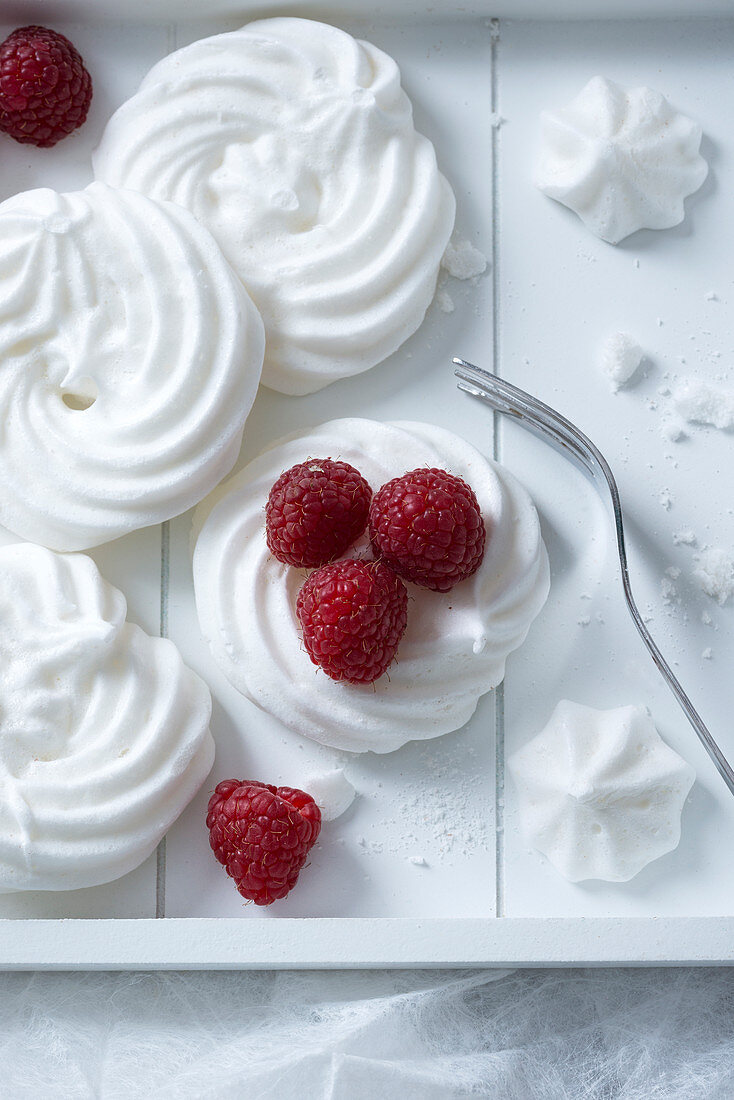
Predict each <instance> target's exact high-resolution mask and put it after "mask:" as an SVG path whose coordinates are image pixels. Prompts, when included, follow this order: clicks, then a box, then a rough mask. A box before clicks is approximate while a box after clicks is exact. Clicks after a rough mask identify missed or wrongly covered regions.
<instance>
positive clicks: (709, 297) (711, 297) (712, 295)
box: [704, 290, 719, 302]
mask: <svg viewBox="0 0 734 1100" xmlns="http://www.w3.org/2000/svg"><path fill="white" fill-rule="evenodd" d="M704 298H705V299H706V301H707V302H718V300H719V295H718V294H717V293H716V291H715V290H708V291H706V293H705V294H704Z"/></svg>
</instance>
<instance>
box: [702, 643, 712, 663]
mask: <svg viewBox="0 0 734 1100" xmlns="http://www.w3.org/2000/svg"><path fill="white" fill-rule="evenodd" d="M713 655H714V651H713V649H712V648H711V646H707V647H706V649H704V651H703V653H702V654H701V656H702V657H703V659H704V661H710V660H711V658H712V657H713Z"/></svg>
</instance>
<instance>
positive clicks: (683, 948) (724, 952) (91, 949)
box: [0, 917, 734, 971]
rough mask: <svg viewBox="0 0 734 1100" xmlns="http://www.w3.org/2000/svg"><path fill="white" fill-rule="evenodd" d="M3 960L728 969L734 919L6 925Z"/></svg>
mask: <svg viewBox="0 0 734 1100" xmlns="http://www.w3.org/2000/svg"><path fill="white" fill-rule="evenodd" d="M243 933H244V936H243ZM569 933H571V934H570V935H569ZM571 945H572V946H573V950H569V948H570V946H571ZM0 959H1V960H2V961H1V962H0V971H21V970H290V969H303V970H362V969H394V968H405V969H424V968H425V969H460V968H476V967H481V968H485V967H486V968H498V967H510V968H517V967H569V966H577V967H578V966H592V967H606V966H712V965H718V966H729V965H733V964H734V917H573V918H568V917H490V918H483V917H480V918H459V917H448V918H444V917H431V918H425V919H420V918H414V917H394V918H386V917H375V918H364V917H298V918H291V917H284V918H275V919H267V918H261V917H260V918H253V919H250V920H248V919H242V918H236V917H235V918H232V917H198V918H197V917H166V918H163V919H156V918H147V917H145V918H138V919H135V918H123V919H120V918H105V919H98V920H89V919H78V918H64V919H60V920H13V919H4V920H0Z"/></svg>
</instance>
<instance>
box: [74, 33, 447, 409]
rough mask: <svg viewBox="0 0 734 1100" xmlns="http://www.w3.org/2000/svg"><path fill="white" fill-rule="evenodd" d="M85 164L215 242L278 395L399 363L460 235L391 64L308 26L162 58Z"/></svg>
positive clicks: (366, 47) (218, 41)
mask: <svg viewBox="0 0 734 1100" xmlns="http://www.w3.org/2000/svg"><path fill="white" fill-rule="evenodd" d="M94 169H95V174H96V176H97V178H98V179H103V180H106V181H107V182H108V183H112V184H116V185H118V186H123V187H131V188H134V189H135V190H138V191H143V192H144V193H145V194H148V195H152V196H153V197H154V198H162V199H171V200H173V201H174V202H177V203H180V204H181V205H182V206H185V207H187V208H188V209H189V210H191V211H192V212H193V213H194V214H195V215H196V217H197V218H198V219H199V220H200V221H201V223H202V224H203V225H205V226H207V228H208V229H210V230H211V232H212V233H213V234H214V236H215V237H216V239H217V240H218V241H219V244H220V245H221V247H222V249H223V251H224V253H225V255H226V256H227V259H228V260H229V261H230V263H231V264H232V266H233V268H234V269H235V271H237V273H238V274H239V276H240V278H241V279H242V281H243V283H244V285H245V286H246V287H247V289H248V291H249V292H250V294H251V296H252V298H253V300H254V301H255V303H256V305H257V307H258V309H259V310H260V313H261V314H262V316H263V319H264V321H265V328H266V332H267V348H266V356H265V367H264V372H263V382H264V384H265V385H267V386H270V387H271V388H273V389H276V390H279V391H281V392H282V393H289V394H304V393H311V392H314V391H315V390H318V389H320V388H321V387H323V386H325V385H327V384H328V383H329V382H333V381H334V380H335V379H337V378H342V377H345V376H347V375H353V374H356V373H358V372H360V371H364V370H367V369H368V368H370V367H373V366H374V365H375V364H376V363H379V362H381V361H382V360H383V359H385V358H386V357H387V356H388V355H390V354H391V353H392V352H393V351H395V349H396V348H398V347H399V346H400V344H402V343H403V341H404V340H406V339H407V338H408V336H410V335H411V334H412V333H413V332H414V331H415V329H417V327H418V326H419V324H420V323H421V321H422V320H423V317H424V314H425V312H426V309H427V308H428V305H429V304H430V302H431V299H432V297H433V294H434V291H435V287H436V278H437V275H438V268H439V264H440V261H441V256H442V254H443V252H444V249H445V247H446V244H447V243H448V240H449V237H450V236H451V231H452V228H453V223H454V212H455V202H454V196H453V193H452V191H451V188H450V187H449V185H448V183H447V182H446V180H445V179H444V178H443V176H442V175H441V174H440V173H439V171H438V168H437V166H436V155H435V151H434V149H433V146H432V145H431V143H430V142H429V141H428V140H427V139H426V138H425V137H423V136H421V135H420V134H418V133H417V132H416V130H415V127H414V125H413V117H412V108H411V104H410V101H409V100H408V98H407V96H406V95H405V93H404V92H403V90H402V88H401V86H400V73H399V71H398V68H397V65H396V64H395V62H394V61H393V60H392V58H390V57H388V56H387V54H385V53H383V52H382V51H381V50H378V49H377V48H376V47H375V46H372V45H370V43H368V42H360V41H357V40H356V39H354V38H352V37H351V35H348V34H346V33H345V32H344V31H340V30H338V29H337V28H336V27H331V26H328V25H326V24H324V23H318V22H314V21H312V20H308V19H292V18H282V19H267V20H261V21H258V22H254V23H250V24H248V25H247V26H245V27H243V28H242V29H241V30H238V31H233V32H230V33H228V34H221V35H216V36H214V37H212V38H205V39H202V40H201V41H199V42H195V43H194V44H193V45H191V46H187V47H185V48H184V49H181V50H178V51H177V52H175V53H173V54H171V55H170V56H169V57H166V58H164V59H163V60H162V61H160V62H159V63H158V64H157V65H155V66H154V67H153V69H151V71H150V72H149V74H148V75H147V77H146V78H145V80H144V81H143V83H142V85H141V87H140V90H139V91H138V93H137V94H136V95H134V96H133V97H132V99H130V100H128V102H127V103H124V104H123V105H122V107H120V108H119V110H118V111H116V112H115V114H114V115H113V116H112V118H111V119H110V121H109V123H108V125H107V128H106V130H105V133H104V135H103V138H102V141H101V143H100V146H99V148H98V149H97V151H96V153H95V155H94Z"/></svg>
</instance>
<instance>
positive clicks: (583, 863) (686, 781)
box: [508, 699, 695, 882]
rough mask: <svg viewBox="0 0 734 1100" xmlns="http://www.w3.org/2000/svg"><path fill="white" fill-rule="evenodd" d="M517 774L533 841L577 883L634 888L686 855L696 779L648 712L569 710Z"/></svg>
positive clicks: (566, 706)
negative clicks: (638, 879)
mask: <svg viewBox="0 0 734 1100" xmlns="http://www.w3.org/2000/svg"><path fill="white" fill-rule="evenodd" d="M508 767H509V771H510V774H511V775H512V778H513V780H514V782H515V787H516V789H517V799H518V808H519V814H520V822H521V826H522V829H523V832H524V833H525V835H526V836H527V838H528V840H529V841H530V843H531V844H532V845H533V847H535V848H537V849H538V851H539V852H542V853H543V855H544V856H546V857H547V858H548V859H549V860H550V862H551V863H552V864H553V866H554V867H555V868H556V870H557V871H560V873H561V874H562V875H564V877H565V878H567V879H569V880H570V881H571V882H581V881H583V880H584V879H605V880H606V881H608V882H626V881H627V880H628V879H631V878H632V877H633V876H634V875H636V874H637V873H638V872H639V871H641V870H642V868H643V867H646V866H647V864H648V863H651V862H652V861H653V860H654V859H658V858H659V857H660V856H662V855H665V853H666V852H671V851H672V850H673V849H674V848H677V846H678V842H679V840H680V819H681V813H682V810H683V805H684V803H685V800H686V798H687V797H688V792H689V791H690V789H691V787H692V786H693V781H694V779H695V772H694V771H693V768H692V767H691V766H690V765H689V764H687V763H686V762H685V760H683V759H681V757H680V756H678V753H677V752H674V751H673V749H671V748H670V747H669V746H668V745H666V744H665V742H664V741H663V740H662V738H661V737H660V735H659V734H658V732H657V730H656V729H655V726H654V725H653V721H652V718H651V717H650V714H649V712H648V710H647V709H646V708H645V707H639V706H627V707H617V708H615V709H614V710H594V709H593V708H592V707H584V706H581V705H580V704H579V703H571V702H568V701H567V700H565V699H564V700H561V702H560V703H559V704H558V706H557V707H556V709H555V710H554V712H553V715H552V717H551V719H550V722H549V723H548V725H547V726H546V727H545V729H543V730H542V731H541V732H540V733H539V734H538V735H537V737H534V738H533V740H532V741H530V742H529V744H527V745H525V746H524V747H523V748H521V749H520V750H519V751H518V752H516V753H515V754H514V755H513V756H512V757H511V758H510V760H509V761H508Z"/></svg>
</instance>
